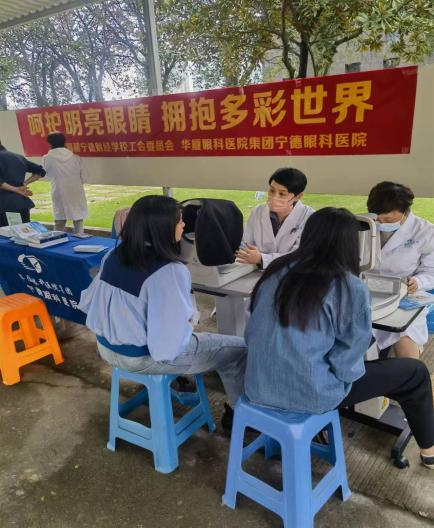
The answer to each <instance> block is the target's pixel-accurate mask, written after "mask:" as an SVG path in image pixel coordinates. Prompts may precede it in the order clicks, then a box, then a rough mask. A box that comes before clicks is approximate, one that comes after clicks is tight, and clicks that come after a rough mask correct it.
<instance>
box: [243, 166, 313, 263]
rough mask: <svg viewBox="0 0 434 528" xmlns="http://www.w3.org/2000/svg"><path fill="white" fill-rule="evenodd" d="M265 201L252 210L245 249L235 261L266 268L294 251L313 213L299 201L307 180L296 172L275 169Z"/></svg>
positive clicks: (245, 238)
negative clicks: (276, 259) (278, 258)
mask: <svg viewBox="0 0 434 528" xmlns="http://www.w3.org/2000/svg"><path fill="white" fill-rule="evenodd" d="M268 183H269V186H270V187H269V189H268V201H267V203H265V204H261V205H258V206H257V207H255V208H254V209H253V210H252V212H251V214H250V218H249V220H248V222H247V226H246V231H245V233H244V237H243V239H244V242H245V244H246V245H245V247H242V248H240V250H239V251H238V252H237V261H238V262H241V263H243V264H257V265H258V266H261V267H262V268H264V269H265V268H266V267H267V266H268V265H269V264H270V262H271V261H272V260H274V259H275V258H277V257H280V256H281V255H284V254H285V253H290V252H291V251H295V250H296V249H297V247H298V244H299V243H300V236H301V232H302V231H303V226H304V224H305V222H306V220H307V219H308V218H309V216H310V215H311V214H312V213H313V209H312V207H309V206H308V205H303V204H302V203H301V201H300V200H301V198H302V196H303V191H304V190H305V188H306V185H307V179H306V176H305V175H304V174H303V173H302V172H301V171H299V170H297V169H290V168H282V169H278V170H277V171H276V172H274V174H273V175H272V176H271V178H270V180H269V182H268Z"/></svg>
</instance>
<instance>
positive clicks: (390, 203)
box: [367, 181, 434, 358]
mask: <svg viewBox="0 0 434 528" xmlns="http://www.w3.org/2000/svg"><path fill="white" fill-rule="evenodd" d="M413 200H414V194H413V192H412V191H411V189H409V188H408V187H405V186H404V185H401V184H400V183H393V182H387V181H385V182H381V183H379V184H378V185H376V186H375V187H373V188H372V189H371V191H370V193H369V196H368V202H367V206H368V211H369V212H370V213H374V214H376V215H377V229H378V231H379V236H377V249H376V264H375V268H374V270H373V272H374V273H379V274H380V275H393V276H398V277H402V278H403V279H404V280H405V281H406V283H407V288H408V293H409V294H411V293H415V292H417V291H418V290H431V289H433V288H434V225H433V224H431V223H430V222H428V221H427V220H424V219H422V218H419V217H418V216H415V215H414V214H413V213H412V212H411V210H410V208H411V206H412V204H413ZM374 335H375V338H376V340H377V344H378V347H379V348H380V350H383V349H385V348H388V347H390V346H393V351H394V353H395V355H396V356H397V357H412V358H418V357H419V355H420V349H421V348H422V346H423V345H424V344H425V343H426V342H427V341H428V328H427V323H426V313H425V311H423V312H422V313H421V314H420V315H419V316H418V317H417V318H416V320H415V321H414V322H413V323H412V324H411V325H410V326H409V327H408V328H407V330H406V331H405V332H403V333H401V334H398V333H392V332H385V331H382V330H374Z"/></svg>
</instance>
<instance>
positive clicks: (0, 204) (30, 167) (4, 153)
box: [0, 142, 45, 227]
mask: <svg viewBox="0 0 434 528" xmlns="http://www.w3.org/2000/svg"><path fill="white" fill-rule="evenodd" d="M27 172H31V173H32V175H31V176H30V178H28V179H27V180H26V179H25V178H26V173H27ZM44 176H45V170H44V169H43V168H42V166H41V165H37V164H36V163H32V162H31V161H29V160H27V159H26V158H25V157H24V156H21V155H20V154H15V152H9V151H8V150H7V149H6V148H5V147H4V146H3V145H2V144H1V142H0V227H3V226H7V225H9V222H8V219H7V216H6V213H19V214H20V215H21V220H22V222H23V223H25V222H30V209H32V207H35V204H34V203H33V201H32V200H31V199H30V198H29V196H31V195H32V192H31V191H30V190H29V189H28V188H27V185H29V184H30V183H32V182H34V181H36V180H39V178H42V177H44Z"/></svg>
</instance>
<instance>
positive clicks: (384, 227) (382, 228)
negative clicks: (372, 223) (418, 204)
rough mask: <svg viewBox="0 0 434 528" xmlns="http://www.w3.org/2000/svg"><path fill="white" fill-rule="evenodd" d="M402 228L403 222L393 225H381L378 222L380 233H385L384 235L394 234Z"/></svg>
mask: <svg viewBox="0 0 434 528" xmlns="http://www.w3.org/2000/svg"><path fill="white" fill-rule="evenodd" d="M400 227H401V222H393V224H380V222H377V229H378V231H383V233H393V232H394V231H398V229H399V228H400Z"/></svg>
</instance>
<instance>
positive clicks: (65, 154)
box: [42, 148, 88, 220]
mask: <svg viewBox="0 0 434 528" xmlns="http://www.w3.org/2000/svg"><path fill="white" fill-rule="evenodd" d="M42 164H43V167H44V169H45V170H46V172H47V174H46V178H47V180H49V181H50V183H51V198H52V201H53V212H54V219H55V220H83V218H86V217H87V216H88V211H87V202H86V195H85V193H84V187H83V167H82V161H81V158H80V157H79V156H77V155H76V154H73V153H72V152H71V151H70V150H68V149H66V148H55V149H51V150H50V151H49V152H48V154H46V155H45V156H43V158H42Z"/></svg>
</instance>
